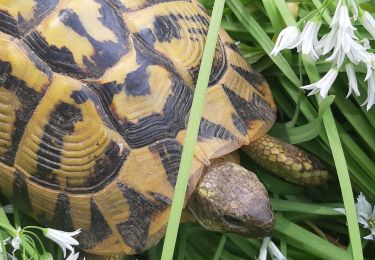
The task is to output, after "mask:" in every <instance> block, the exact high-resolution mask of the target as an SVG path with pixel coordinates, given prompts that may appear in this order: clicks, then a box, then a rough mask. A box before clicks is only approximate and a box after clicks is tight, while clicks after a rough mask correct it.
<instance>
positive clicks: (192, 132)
mask: <svg viewBox="0 0 375 260" xmlns="http://www.w3.org/2000/svg"><path fill="white" fill-rule="evenodd" d="M224 3H225V0H217V1H215V4H214V9H213V12H212V17H211V22H210V26H209V29H208V35H207V40H206V44H205V48H204V53H203V57H202V63H201V67H200V70H199V75H198V79H197V86H196V89H195V93H194V99H193V103H192V106H191V110H190V116H189V122H188V128H187V132H186V138H185V142H184V149H183V151H182V156H181V162H180V168H179V172H178V177H177V182H176V188H175V192H174V195H173V202H172V207H171V213H170V216H169V222H168V227H167V231H166V236H165V241H164V246H163V253H162V257H161V259H162V260H170V259H172V257H173V252H174V248H175V244H176V237H177V231H178V226H179V222H180V218H181V211H182V207H183V203H184V200H185V193H186V187H187V183H188V179H189V173H190V170H191V164H192V160H193V154H194V149H195V144H196V142H197V136H198V130H199V125H200V120H201V116H202V112H203V108H204V99H205V96H206V90H207V85H208V81H209V77H210V74H211V67H212V61H213V57H214V53H215V47H216V42H217V37H218V32H219V28H220V22H221V17H222V14H223V9H224Z"/></svg>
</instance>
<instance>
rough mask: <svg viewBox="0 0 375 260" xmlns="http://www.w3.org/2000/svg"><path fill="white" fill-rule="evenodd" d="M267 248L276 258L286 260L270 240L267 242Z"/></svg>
mask: <svg viewBox="0 0 375 260" xmlns="http://www.w3.org/2000/svg"><path fill="white" fill-rule="evenodd" d="M268 250H270V253H271V254H272V255H273V256H275V258H276V259H277V260H286V257H285V256H283V254H282V253H281V252H280V250H279V248H277V246H276V245H275V244H274V243H273V242H272V241H271V242H270V243H268Z"/></svg>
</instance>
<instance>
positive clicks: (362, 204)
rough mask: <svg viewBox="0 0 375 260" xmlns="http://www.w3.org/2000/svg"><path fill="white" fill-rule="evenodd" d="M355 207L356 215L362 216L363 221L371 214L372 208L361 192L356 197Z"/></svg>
mask: <svg viewBox="0 0 375 260" xmlns="http://www.w3.org/2000/svg"><path fill="white" fill-rule="evenodd" d="M355 206H356V210H357V213H358V214H359V215H360V216H363V217H364V218H365V219H368V218H369V217H370V214H371V212H372V207H371V204H370V203H369V202H368V201H367V199H366V197H365V195H363V193H362V192H361V193H359V195H358V197H357V203H356V204H355Z"/></svg>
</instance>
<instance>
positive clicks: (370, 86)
mask: <svg viewBox="0 0 375 260" xmlns="http://www.w3.org/2000/svg"><path fill="white" fill-rule="evenodd" d="M365 104H367V107H366V109H367V111H369V110H370V108H371V107H372V106H373V105H374V104H375V73H374V72H373V73H371V76H370V77H369V78H368V79H367V99H366V100H365V102H364V103H363V104H362V105H365Z"/></svg>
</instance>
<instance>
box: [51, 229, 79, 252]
mask: <svg viewBox="0 0 375 260" xmlns="http://www.w3.org/2000/svg"><path fill="white" fill-rule="evenodd" d="M80 232H81V230H80V229H78V230H76V231H73V232H65V231H60V230H57V229H52V228H48V229H47V231H46V232H44V235H45V236H46V237H47V238H49V239H51V240H53V241H54V242H55V243H56V244H58V245H59V246H60V247H61V249H62V251H63V253H64V257H65V256H66V249H69V250H70V251H73V250H74V249H73V247H72V246H76V245H78V244H79V243H78V241H77V240H76V239H74V238H73V236H75V235H78V234H79V233H80Z"/></svg>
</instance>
